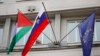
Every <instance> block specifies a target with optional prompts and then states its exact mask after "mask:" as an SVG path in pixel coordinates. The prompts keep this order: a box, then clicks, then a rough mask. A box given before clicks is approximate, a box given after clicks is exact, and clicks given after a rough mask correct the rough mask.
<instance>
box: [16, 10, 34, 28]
mask: <svg viewBox="0 0 100 56" xmlns="http://www.w3.org/2000/svg"><path fill="white" fill-rule="evenodd" d="M32 24H33V23H32V22H30V21H29V20H28V19H27V18H26V17H25V16H24V15H23V13H21V12H20V11H19V12H18V18H17V27H26V26H32Z"/></svg>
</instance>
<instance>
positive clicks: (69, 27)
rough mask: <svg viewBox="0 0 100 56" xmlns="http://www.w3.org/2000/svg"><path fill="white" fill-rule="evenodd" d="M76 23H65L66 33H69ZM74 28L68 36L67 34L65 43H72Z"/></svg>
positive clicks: (73, 40) (74, 38)
mask: <svg viewBox="0 0 100 56" xmlns="http://www.w3.org/2000/svg"><path fill="white" fill-rule="evenodd" d="M76 25H77V24H76V23H74V22H68V23H67V33H69V32H70V31H71V30H72V29H73V28H74V27H75V26H76ZM75 32H76V29H74V30H73V31H72V32H71V33H70V34H69V35H68V36H67V43H74V42H75V40H76V34H75Z"/></svg>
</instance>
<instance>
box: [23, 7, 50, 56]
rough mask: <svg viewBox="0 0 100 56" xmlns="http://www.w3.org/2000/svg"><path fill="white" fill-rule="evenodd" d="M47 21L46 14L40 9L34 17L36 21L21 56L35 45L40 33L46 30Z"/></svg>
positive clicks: (24, 55)
mask: <svg viewBox="0 0 100 56" xmlns="http://www.w3.org/2000/svg"><path fill="white" fill-rule="evenodd" d="M48 23H49V21H48V18H47V16H46V12H45V10H44V8H42V9H41V11H40V12H39V14H38V15H37V17H36V20H35V21H34V24H33V27H32V31H31V34H30V36H29V39H28V41H27V43H26V45H25V47H24V49H23V52H22V56H26V54H27V53H28V51H29V50H30V49H31V47H32V45H33V44H34V43H35V41H36V40H37V38H38V37H39V35H40V34H41V33H42V31H43V30H44V29H45V28H46V26H47V25H48Z"/></svg>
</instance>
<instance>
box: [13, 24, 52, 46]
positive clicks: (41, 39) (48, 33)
mask: <svg viewBox="0 0 100 56" xmlns="http://www.w3.org/2000/svg"><path fill="white" fill-rule="evenodd" d="M14 33H15V23H13V24H12V30H11V41H12V38H13V36H14ZM51 33H52V30H51V27H50V25H48V26H47V27H46V28H45V29H44V31H43V32H42V33H41V34H40V35H39V37H38V39H37V41H36V42H35V45H47V44H48V43H50V40H49V39H48V38H47V36H48V37H49V38H50V39H52V38H51V35H52V34H51ZM44 34H45V35H46V36H45V35H44ZM27 40H28V36H25V37H23V38H21V39H20V40H19V41H18V42H17V43H16V46H24V45H25V44H26V42H27Z"/></svg>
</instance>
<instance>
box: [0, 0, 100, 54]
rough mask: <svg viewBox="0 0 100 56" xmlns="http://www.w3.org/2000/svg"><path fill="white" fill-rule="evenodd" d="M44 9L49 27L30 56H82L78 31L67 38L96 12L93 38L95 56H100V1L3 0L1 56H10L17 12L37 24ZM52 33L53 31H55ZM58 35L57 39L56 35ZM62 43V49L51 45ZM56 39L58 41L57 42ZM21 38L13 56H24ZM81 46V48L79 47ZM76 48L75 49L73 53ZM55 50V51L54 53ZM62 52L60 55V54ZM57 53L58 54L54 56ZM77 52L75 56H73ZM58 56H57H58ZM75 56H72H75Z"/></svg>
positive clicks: (0, 9)
mask: <svg viewBox="0 0 100 56" xmlns="http://www.w3.org/2000/svg"><path fill="white" fill-rule="evenodd" d="M42 2H43V3H44V5H45V8H46V11H47V14H48V17H49V19H50V23H51V25H50V24H49V25H48V26H47V27H46V29H45V30H44V31H43V33H45V34H46V35H47V36H45V35H44V34H43V33H41V35H40V36H39V38H38V40H37V42H39V43H35V46H33V47H32V50H31V52H29V54H28V56H33V55H35V56H40V55H44V56H47V55H50V54H52V56H54V55H56V56H57V55H59V56H61V55H63V56H66V55H68V56H82V53H81V52H82V50H81V47H80V46H81V43H80V37H79V32H78V27H77V28H75V29H74V30H73V31H72V32H71V33H70V34H69V35H67V36H66V34H68V33H69V32H70V31H71V30H72V29H73V28H74V27H76V26H77V25H78V24H79V23H80V22H81V21H82V20H84V19H85V18H86V17H88V16H89V15H90V14H91V13H92V12H93V11H96V21H95V32H94V38H93V45H94V46H95V47H94V46H93V52H92V56H100V54H99V51H100V34H99V33H100V29H99V28H100V26H99V25H100V1H99V0H93V1H91V0H31V1H24V0H4V1H3V0H1V2H0V56H7V54H6V51H7V47H8V46H9V44H10V42H11V40H12V38H13V35H14V34H13V32H14V27H15V23H16V19H17V14H18V10H20V11H21V12H23V13H24V15H25V16H26V17H27V18H29V20H31V21H32V22H34V20H35V17H36V15H37V13H38V11H39V10H40V9H41V7H43V4H42ZM52 29H53V30H52ZM53 31H54V33H55V36H54V34H53ZM47 37H49V38H50V39H51V40H52V41H53V42H55V41H58V42H59V41H60V40H62V39H63V38H64V37H65V38H64V39H63V40H62V42H61V43H60V45H61V46H60V48H59V47H57V48H51V47H54V46H53V44H52V42H51V41H50V40H49V39H48V38H47ZM55 37H56V38H55ZM27 39H28V37H27V38H22V39H21V40H20V41H19V42H18V43H17V44H16V46H15V48H14V52H12V53H11V56H14V55H15V54H16V55H15V56H21V55H20V54H21V51H22V49H23V48H24V45H25V43H26V41H27ZM76 46H79V47H76ZM73 48H74V49H73ZM51 49H52V50H51ZM58 50H59V51H58ZM53 52H55V53H53ZM74 52H75V53H74ZM57 53H58V54H57ZM71 53H73V54H75V55H73V54H71Z"/></svg>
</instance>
